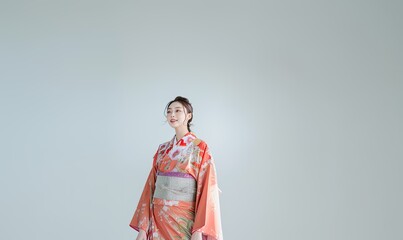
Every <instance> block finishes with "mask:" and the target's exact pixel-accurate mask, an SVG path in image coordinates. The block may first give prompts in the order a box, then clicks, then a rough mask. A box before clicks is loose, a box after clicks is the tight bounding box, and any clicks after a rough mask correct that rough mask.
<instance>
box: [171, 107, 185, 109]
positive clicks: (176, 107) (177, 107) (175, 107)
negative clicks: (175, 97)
mask: <svg viewBox="0 0 403 240" xmlns="http://www.w3.org/2000/svg"><path fill="white" fill-rule="evenodd" d="M175 108H182V107H175ZM168 109H171V108H170V107H169V108H168Z"/></svg>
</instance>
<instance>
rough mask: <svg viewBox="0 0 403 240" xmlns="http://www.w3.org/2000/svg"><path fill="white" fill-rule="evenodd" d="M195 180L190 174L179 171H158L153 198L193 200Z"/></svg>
mask: <svg viewBox="0 0 403 240" xmlns="http://www.w3.org/2000/svg"><path fill="white" fill-rule="evenodd" d="M196 186H197V185H196V180H195V179H194V178H193V176H192V175H190V174H187V173H180V172H166V173H164V172H158V173H157V180H156V182H155V191H154V198H161V199H165V200H177V201H187V202H194V201H195V197H196Z"/></svg>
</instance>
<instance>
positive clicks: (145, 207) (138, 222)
mask: <svg viewBox="0 0 403 240" xmlns="http://www.w3.org/2000/svg"><path fill="white" fill-rule="evenodd" d="M159 148H160V146H158V149H157V152H156V153H155V154H154V157H153V166H152V168H151V170H150V172H149V174H148V177H147V180H146V183H145V185H144V188H143V192H142V194H141V196H140V200H139V202H138V204H137V208H136V210H135V212H134V215H133V217H132V220H131V221H130V224H129V226H130V227H132V228H133V229H135V230H136V231H140V229H142V230H144V231H145V232H146V233H147V235H148V234H149V227H150V217H151V214H152V200H153V195H154V190H155V180H156V174H157V164H156V161H157V156H158V152H159Z"/></svg>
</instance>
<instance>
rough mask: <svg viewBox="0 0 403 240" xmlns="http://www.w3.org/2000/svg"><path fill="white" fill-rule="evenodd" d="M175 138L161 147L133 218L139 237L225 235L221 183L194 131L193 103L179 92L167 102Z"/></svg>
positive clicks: (197, 239)
mask: <svg viewBox="0 0 403 240" xmlns="http://www.w3.org/2000/svg"><path fill="white" fill-rule="evenodd" d="M166 110H167V111H166V113H167V114H166V115H165V116H166V118H167V121H168V122H169V124H170V126H171V127H172V128H174V129H175V135H174V137H173V138H172V139H171V140H170V141H167V142H164V143H162V144H160V145H159V146H158V149H157V151H156V153H155V154H154V158H153V166H152V168H151V171H150V173H149V175H148V178H147V181H146V183H145V186H144V189H143V193H142V195H141V197H140V200H139V202H138V205H137V208H136V210H135V212H134V215H133V218H132V220H131V222H130V224H129V225H130V227H132V228H133V229H135V230H137V231H139V234H138V236H137V240H150V239H153V240H154V239H155V240H168V239H191V240H201V239H208V240H222V239H223V234H222V229H221V215H220V203H219V188H218V184H217V176H216V169H215V164H214V160H213V157H212V155H211V152H210V150H209V147H208V145H207V143H206V142H205V141H203V140H201V139H199V138H197V137H196V135H195V133H193V132H191V130H190V122H191V121H192V119H193V108H192V105H191V104H190V102H189V100H188V99H187V98H184V97H181V96H178V97H176V98H175V99H174V100H172V101H170V102H169V103H168V104H167V106H166Z"/></svg>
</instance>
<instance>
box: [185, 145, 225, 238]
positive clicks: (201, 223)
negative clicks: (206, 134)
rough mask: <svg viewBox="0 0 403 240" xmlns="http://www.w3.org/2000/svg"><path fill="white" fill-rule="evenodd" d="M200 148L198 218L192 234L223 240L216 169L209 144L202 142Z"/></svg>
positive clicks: (197, 196)
mask: <svg viewBox="0 0 403 240" xmlns="http://www.w3.org/2000/svg"><path fill="white" fill-rule="evenodd" d="M199 146H200V155H199V157H200V158H201V162H200V164H201V165H200V170H199V174H198V177H197V193H196V208H195V211H196V216H195V221H194V225H193V230H192V233H194V232H196V231H198V232H202V235H203V239H208V240H222V239H223V235H222V228H221V213H220V202H219V196H218V195H219V188H218V184H217V175H216V168H215V164H214V160H213V157H212V156H211V153H210V150H209V148H208V146H207V144H205V143H203V142H202V143H201V144H200V145H199Z"/></svg>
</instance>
